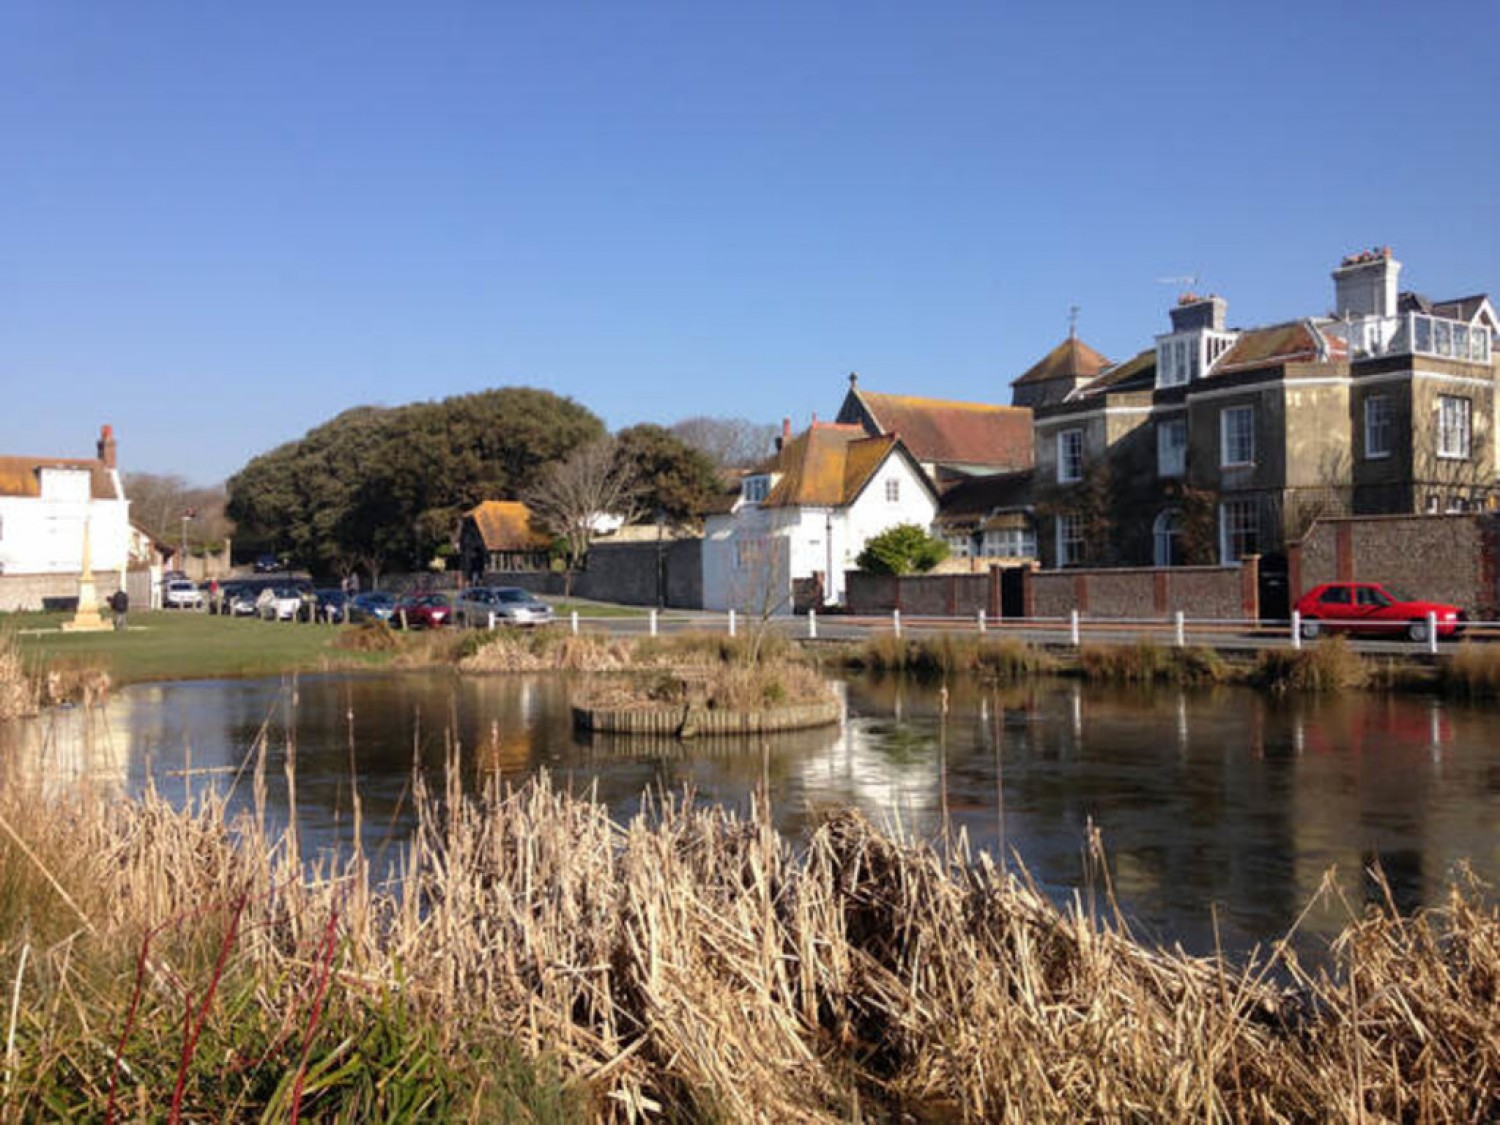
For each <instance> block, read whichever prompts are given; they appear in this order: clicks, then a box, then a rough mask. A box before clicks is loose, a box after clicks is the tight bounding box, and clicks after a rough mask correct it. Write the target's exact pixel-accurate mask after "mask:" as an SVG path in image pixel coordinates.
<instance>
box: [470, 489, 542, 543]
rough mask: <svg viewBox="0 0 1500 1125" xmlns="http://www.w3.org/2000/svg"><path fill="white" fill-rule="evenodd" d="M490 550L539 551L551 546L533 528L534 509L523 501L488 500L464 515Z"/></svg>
mask: <svg viewBox="0 0 1500 1125" xmlns="http://www.w3.org/2000/svg"><path fill="white" fill-rule="evenodd" d="M464 518H465V519H471V520H473V521H474V526H475V528H477V529H478V531H479V538H480V539H482V540H483V541H484V547H485V550H487V551H537V550H541V549H542V548H545V547H547V546H548V545H550V544H551V542H552V541H551V540H550V539H549V538H547V536H545V535H543V534H541V533H540V532H538V531H535V530H534V529H533V528H532V526H531V509H530V508H528V507H527V506H526V505H525V504H523V503H521V501H519V500H486V501H484V503H482V504H480V505H478V506H477V507H475V508H473V509H472V510H470V511H468V512H466V513H464Z"/></svg>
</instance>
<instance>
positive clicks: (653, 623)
mask: <svg viewBox="0 0 1500 1125" xmlns="http://www.w3.org/2000/svg"><path fill="white" fill-rule="evenodd" d="M651 635H652V636H653V637H654V636H656V610H654V609H653V610H652V611H651Z"/></svg>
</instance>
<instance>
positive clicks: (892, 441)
mask: <svg viewBox="0 0 1500 1125" xmlns="http://www.w3.org/2000/svg"><path fill="white" fill-rule="evenodd" d="M899 444H900V443H899V442H898V441H897V439H896V438H894V437H891V436H888V435H887V436H882V437H869V436H868V435H867V434H866V433H865V431H864V428H863V427H861V426H852V425H839V424H837V423H828V422H814V423H813V425H812V427H811V428H810V429H807V430H804V431H803V432H802V433H800V434H798V435H797V436H796V437H794V438H791V439H789V440H788V441H786V442H785V444H783V445H782V447H781V449H780V451H779V452H778V453H777V454H776V456H775V457H774V458H772V459H771V460H770V461H769V462H767V463H766V464H764V465H763V466H762V467H761V469H760V471H761V472H772V473H777V474H779V479H778V480H777V481H776V483H775V486H774V487H773V488H772V489H771V493H770V495H769V496H767V497H766V499H765V501H764V502H763V503H764V506H765V507H768V508H789V507H795V506H804V505H805V506H811V507H819V508H822V507H833V508H840V507H845V506H847V505H849V504H852V503H853V502H854V500H855V498H856V497H858V496H859V494H860V492H861V491H863V489H864V487H865V485H867V484H868V483H869V482H870V478H871V477H873V476H874V475H875V471H876V470H877V469H879V468H880V466H881V464H882V463H883V462H884V461H885V459H886V457H887V456H888V455H889V454H890V452H891V451H892V450H893V449H895V448H896V447H897V446H898V445H899Z"/></svg>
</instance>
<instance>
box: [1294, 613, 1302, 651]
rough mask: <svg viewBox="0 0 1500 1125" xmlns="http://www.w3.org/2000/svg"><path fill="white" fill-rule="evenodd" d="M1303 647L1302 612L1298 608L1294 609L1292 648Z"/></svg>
mask: <svg viewBox="0 0 1500 1125" xmlns="http://www.w3.org/2000/svg"><path fill="white" fill-rule="evenodd" d="M1301 647H1302V614H1301V612H1299V611H1298V610H1295V609H1294V610H1292V648H1293V650H1296V649H1300V648H1301Z"/></svg>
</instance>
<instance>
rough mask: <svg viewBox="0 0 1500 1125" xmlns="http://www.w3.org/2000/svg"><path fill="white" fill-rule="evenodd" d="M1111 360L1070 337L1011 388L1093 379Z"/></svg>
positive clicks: (1014, 381)
mask: <svg viewBox="0 0 1500 1125" xmlns="http://www.w3.org/2000/svg"><path fill="white" fill-rule="evenodd" d="M1107 367H1109V360H1108V359H1107V358H1106V357H1105V356H1103V355H1101V354H1100V353H1099V352H1096V351H1095V350H1094V349H1093V348H1091V347H1089V346H1088V345H1087V344H1085V343H1084V342H1083V341H1082V340H1080V339H1079V338H1078V337H1077V336H1069V337H1068V338H1067V339H1066V340H1064V341H1063V342H1062V343H1060V344H1058V345H1057V347H1055V348H1053V349H1052V350H1051V351H1050V352H1048V353H1047V354H1046V355H1044V356H1043V357H1042V358H1041V359H1040V360H1039V361H1038V362H1037V363H1035V364H1034V365H1032V367H1030V368H1029V369H1028V370H1027V371H1026V372H1025V374H1023V375H1022V376H1021V377H1020V378H1019V379H1015V380H1013V381H1012V382H1011V386H1013V387H1014V386H1016V385H1018V384H1021V383H1045V382H1047V381H1048V380H1051V379H1092V378H1093V377H1094V376H1095V375H1098V374H1099V373H1100V372H1101V371H1103V370H1105V368H1107Z"/></svg>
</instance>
